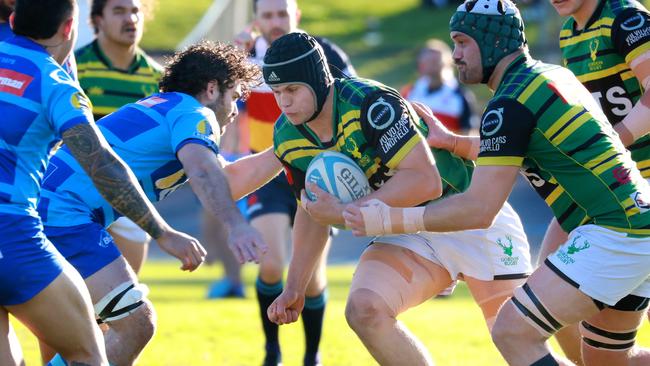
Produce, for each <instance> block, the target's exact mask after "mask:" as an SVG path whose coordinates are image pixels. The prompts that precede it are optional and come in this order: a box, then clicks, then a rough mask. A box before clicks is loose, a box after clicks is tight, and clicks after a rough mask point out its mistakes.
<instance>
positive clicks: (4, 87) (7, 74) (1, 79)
mask: <svg viewBox="0 0 650 366" xmlns="http://www.w3.org/2000/svg"><path fill="white" fill-rule="evenodd" d="M32 80H34V78H33V77H31V76H29V75H25V74H22V73H19V72H16V71H13V70H8V69H0V92H4V93H9V94H13V95H16V96H19V97H22V96H23V94H25V89H27V87H28V86H29V84H31V82H32Z"/></svg>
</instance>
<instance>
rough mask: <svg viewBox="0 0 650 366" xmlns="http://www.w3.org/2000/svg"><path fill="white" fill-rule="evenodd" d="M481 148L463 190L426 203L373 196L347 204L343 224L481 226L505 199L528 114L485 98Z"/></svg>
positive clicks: (368, 230) (405, 229)
mask: <svg viewBox="0 0 650 366" xmlns="http://www.w3.org/2000/svg"><path fill="white" fill-rule="evenodd" d="M482 120H483V122H482V126H481V142H482V144H481V146H482V150H481V152H480V154H479V158H478V160H477V165H478V167H477V168H476V169H475V170H474V173H473V175H472V183H471V184H470V186H469V188H468V189H467V191H465V192H463V193H459V194H457V195H453V196H451V197H449V198H446V199H443V200H439V201H436V202H432V203H429V204H428V205H427V206H426V207H415V208H403V209H402V208H392V207H390V206H387V205H385V204H384V203H383V202H381V201H379V200H374V201H370V202H368V203H367V204H366V205H365V207H359V206H357V205H348V206H347V207H346V211H345V213H344V217H345V219H346V226H348V227H351V228H352V231H353V233H354V234H355V235H378V234H390V233H412V232H417V231H424V230H426V231H457V230H468V229H479V228H487V227H489V226H490V225H491V224H492V221H493V220H494V218H495V217H496V215H497V213H498V212H499V210H500V209H501V207H502V206H503V203H504V202H505V200H506V199H507V198H508V195H509V194H510V191H511V190H512V186H513V185H514V182H515V179H516V176H517V173H518V171H519V169H520V168H521V166H522V164H523V160H524V156H525V154H526V150H527V148H528V143H529V140H530V135H531V133H532V130H533V127H534V125H535V120H534V116H533V115H532V113H530V111H529V110H528V109H527V108H526V107H524V106H523V105H521V104H519V103H517V102H516V101H512V100H499V101H495V102H493V103H490V105H489V106H488V108H487V109H486V111H485V113H484V114H483V119H482Z"/></svg>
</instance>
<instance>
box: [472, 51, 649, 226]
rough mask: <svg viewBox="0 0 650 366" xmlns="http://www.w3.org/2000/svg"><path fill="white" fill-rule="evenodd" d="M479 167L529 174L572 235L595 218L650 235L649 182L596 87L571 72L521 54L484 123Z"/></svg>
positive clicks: (599, 221)
mask: <svg viewBox="0 0 650 366" xmlns="http://www.w3.org/2000/svg"><path fill="white" fill-rule="evenodd" d="M477 164H478V165H479V166H480V165H491V166H494V165H507V166H520V167H522V168H524V169H526V168H531V169H532V171H533V172H534V173H533V174H535V176H531V175H530V174H531V173H530V170H529V171H528V172H527V173H525V174H526V175H527V176H528V178H529V180H530V182H531V184H532V186H533V188H535V189H536V190H537V192H538V193H539V194H540V195H541V196H542V198H543V199H544V200H545V201H546V203H547V204H548V205H549V206H550V207H551V210H552V211H553V214H554V215H555V217H556V218H557V219H558V222H559V223H560V225H561V226H562V228H563V229H564V230H566V231H567V232H569V231H571V230H573V229H575V228H576V227H577V226H579V225H583V224H586V223H592V224H596V225H600V226H604V227H608V228H611V229H613V230H617V231H623V232H628V233H632V234H637V235H650V212H649V210H650V203H648V202H650V201H648V200H647V199H648V198H650V186H648V184H647V182H646V181H645V179H643V177H642V176H641V174H640V172H639V170H638V169H637V168H636V167H635V164H634V162H633V161H632V159H631V158H630V154H629V152H627V151H626V150H625V148H624V147H623V144H622V143H621V141H620V140H619V138H618V135H616V133H615V132H614V130H613V128H612V126H611V125H610V124H609V122H608V121H607V118H606V117H605V115H604V114H603V112H602V110H601V109H600V108H599V107H598V104H597V103H596V101H595V100H594V99H593V98H592V96H591V95H590V93H589V91H588V90H587V89H585V88H584V86H583V85H581V84H580V82H579V81H578V80H577V79H576V77H575V76H574V75H573V74H572V73H571V72H570V71H569V70H567V69H565V68H563V67H560V66H556V65H548V64H544V63H542V62H539V61H535V60H531V59H530V58H528V57H527V56H526V55H520V56H519V57H518V58H517V59H515V61H513V62H512V63H511V64H510V65H509V66H508V67H507V69H506V71H505V73H504V76H503V79H502V81H501V83H500V84H499V86H498V88H497V90H496V92H495V95H494V97H493V98H492V99H491V100H490V102H489V103H488V106H487V108H486V110H485V112H484V114H483V117H482V121H481V148H480V152H479V158H478V160H477Z"/></svg>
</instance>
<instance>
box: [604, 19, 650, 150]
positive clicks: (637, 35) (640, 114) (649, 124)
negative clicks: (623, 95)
mask: <svg viewBox="0 0 650 366" xmlns="http://www.w3.org/2000/svg"><path fill="white" fill-rule="evenodd" d="M612 41H613V43H614V45H615V47H616V49H617V51H618V53H619V54H620V55H622V56H624V57H625V62H626V63H627V64H628V66H629V67H630V69H632V72H633V73H634V76H635V77H636V79H637V80H638V81H639V84H640V85H641V87H642V90H644V93H643V95H642V96H641V98H640V99H639V101H638V102H637V103H636V104H635V105H634V107H633V108H632V110H631V111H630V112H629V113H628V114H627V115H626V116H625V118H624V119H623V120H622V121H621V122H620V123H618V124H616V126H614V129H615V130H616V132H618V134H619V136H620V137H621V141H623V144H624V145H625V146H629V145H631V144H632V143H633V142H634V141H636V140H638V139H639V138H640V137H642V136H643V135H645V134H647V133H648V132H650V91H649V90H650V15H649V14H648V13H646V12H644V11H640V10H636V9H634V10H632V9H630V10H628V11H625V12H623V13H621V14H620V15H619V16H617V17H616V19H615V21H614V23H613V24H612Z"/></svg>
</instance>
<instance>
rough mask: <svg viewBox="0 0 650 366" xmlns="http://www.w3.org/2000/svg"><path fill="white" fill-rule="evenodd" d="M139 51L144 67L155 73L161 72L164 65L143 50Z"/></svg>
mask: <svg viewBox="0 0 650 366" xmlns="http://www.w3.org/2000/svg"><path fill="white" fill-rule="evenodd" d="M139 52H140V56H141V57H142V62H143V64H144V65H145V66H146V67H148V68H150V69H151V70H152V71H153V72H154V73H156V74H162V73H163V70H164V67H163V66H162V65H161V64H160V63H158V61H156V60H155V59H154V58H153V57H152V56H151V55H149V54H148V53H146V52H145V51H143V50H139Z"/></svg>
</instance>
